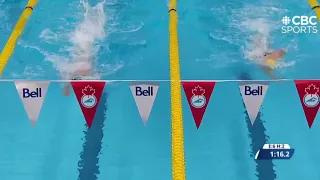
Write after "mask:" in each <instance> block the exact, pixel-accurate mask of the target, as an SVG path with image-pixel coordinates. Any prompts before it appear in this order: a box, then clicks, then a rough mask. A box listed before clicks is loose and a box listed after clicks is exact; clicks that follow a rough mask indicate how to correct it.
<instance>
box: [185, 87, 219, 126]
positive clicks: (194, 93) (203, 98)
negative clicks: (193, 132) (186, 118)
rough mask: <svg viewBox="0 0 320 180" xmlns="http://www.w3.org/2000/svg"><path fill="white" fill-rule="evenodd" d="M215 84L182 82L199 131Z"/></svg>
mask: <svg viewBox="0 0 320 180" xmlns="http://www.w3.org/2000/svg"><path fill="white" fill-rule="evenodd" d="M215 84H216V83H215V82H196V81H193V82H190V81H188V82H182V86H183V89H184V92H185V94H186V97H187V99H188V104H189V106H190V109H191V112H192V115H193V118H194V122H195V123H196V127H197V129H199V127H200V124H201V122H202V118H203V115H204V113H205V111H206V108H207V106H208V103H209V100H210V97H211V94H212V91H213V89H214V86H215Z"/></svg>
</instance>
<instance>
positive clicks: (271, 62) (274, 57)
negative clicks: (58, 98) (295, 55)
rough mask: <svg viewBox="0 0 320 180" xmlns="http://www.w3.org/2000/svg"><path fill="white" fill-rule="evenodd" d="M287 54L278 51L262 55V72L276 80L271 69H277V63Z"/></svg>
mask: <svg viewBox="0 0 320 180" xmlns="http://www.w3.org/2000/svg"><path fill="white" fill-rule="evenodd" d="M286 53H287V52H286V51H285V50H283V49H279V50H276V51H273V52H266V53H264V54H263V58H262V60H263V61H264V62H263V64H262V65H260V66H261V68H262V70H263V71H264V72H265V73H266V74H267V75H268V76H270V77H271V78H272V79H278V77H277V76H275V75H274V74H273V72H272V71H273V69H275V68H276V67H277V64H278V61H280V60H282V59H281V58H282V57H283V56H284V55H285V54H286Z"/></svg>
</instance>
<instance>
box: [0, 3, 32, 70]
mask: <svg viewBox="0 0 320 180" xmlns="http://www.w3.org/2000/svg"><path fill="white" fill-rule="evenodd" d="M37 3H38V0H29V2H28V4H27V6H26V8H25V9H24V10H23V12H22V14H21V16H20V18H19V20H18V22H17V24H16V26H15V27H14V29H13V31H12V33H11V35H10V37H9V39H8V41H7V43H6V45H5V46H4V48H3V49H2V52H1V55H0V76H1V75H2V73H3V70H4V68H5V67H6V65H7V63H8V61H9V59H10V57H11V55H12V54H13V52H14V49H15V46H16V44H17V41H18V38H19V37H20V36H21V34H22V32H23V29H24V27H25V25H26V22H27V21H28V19H29V17H30V16H31V14H32V11H33V8H34V6H35V5H36V4H37Z"/></svg>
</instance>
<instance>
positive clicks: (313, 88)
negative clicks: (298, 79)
mask: <svg viewBox="0 0 320 180" xmlns="http://www.w3.org/2000/svg"><path fill="white" fill-rule="evenodd" d="M304 91H305V92H306V93H307V94H317V93H318V92H319V88H317V87H316V86H315V85H314V84H310V85H309V86H308V87H307V88H305V90H304Z"/></svg>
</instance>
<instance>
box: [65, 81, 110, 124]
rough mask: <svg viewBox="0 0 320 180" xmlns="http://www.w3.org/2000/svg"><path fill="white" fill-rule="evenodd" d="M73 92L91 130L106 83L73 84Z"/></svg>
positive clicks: (82, 82)
mask: <svg viewBox="0 0 320 180" xmlns="http://www.w3.org/2000/svg"><path fill="white" fill-rule="evenodd" d="M71 85H72V87H73V91H74V93H75V95H76V96H77V100H78V103H79V105H80V107H81V110H82V113H83V116H84V118H85V120H86V122H87V124H88V127H89V128H91V125H92V122H93V119H94V116H95V115H96V111H97V107H98V105H99V102H100V99H101V96H102V92H103V89H104V86H105V82H102V81H100V82H99V81H98V82H96V81H81V82H71Z"/></svg>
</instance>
